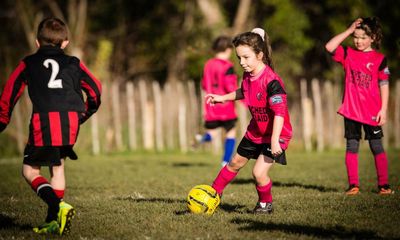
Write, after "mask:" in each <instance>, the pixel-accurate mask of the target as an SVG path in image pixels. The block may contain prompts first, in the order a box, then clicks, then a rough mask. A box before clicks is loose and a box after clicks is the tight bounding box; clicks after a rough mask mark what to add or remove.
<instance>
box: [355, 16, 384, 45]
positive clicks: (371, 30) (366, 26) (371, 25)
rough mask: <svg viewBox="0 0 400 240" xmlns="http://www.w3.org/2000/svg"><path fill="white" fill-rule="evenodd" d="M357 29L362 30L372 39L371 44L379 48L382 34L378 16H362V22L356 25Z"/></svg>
mask: <svg viewBox="0 0 400 240" xmlns="http://www.w3.org/2000/svg"><path fill="white" fill-rule="evenodd" d="M357 29H362V30H364V31H365V34H367V35H368V36H370V37H371V38H372V39H373V40H374V41H373V42H372V45H373V46H374V47H375V48H376V49H379V48H380V46H381V41H382V37H383V34H382V27H381V24H380V22H379V18H377V17H367V18H362V22H361V23H360V26H358V27H357Z"/></svg>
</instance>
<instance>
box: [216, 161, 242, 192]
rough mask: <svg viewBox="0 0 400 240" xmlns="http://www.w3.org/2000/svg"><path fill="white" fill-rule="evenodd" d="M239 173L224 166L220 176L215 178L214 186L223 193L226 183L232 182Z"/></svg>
mask: <svg viewBox="0 0 400 240" xmlns="http://www.w3.org/2000/svg"><path fill="white" fill-rule="evenodd" d="M237 174H238V173H237V172H231V171H229V170H228V168H227V167H226V166H225V167H223V168H222V169H221V171H219V173H218V176H217V177H216V178H215V180H214V182H213V184H212V187H213V188H214V189H215V190H217V192H218V193H219V194H220V195H221V194H222V192H223V191H224V188H225V187H226V185H228V183H230V182H231V181H232V180H233V179H234V178H235V177H236V175H237Z"/></svg>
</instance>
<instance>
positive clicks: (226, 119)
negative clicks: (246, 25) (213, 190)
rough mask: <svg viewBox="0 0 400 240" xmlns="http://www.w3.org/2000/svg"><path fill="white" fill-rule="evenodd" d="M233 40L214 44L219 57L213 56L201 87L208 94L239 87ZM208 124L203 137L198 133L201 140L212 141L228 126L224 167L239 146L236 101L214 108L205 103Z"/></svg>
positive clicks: (220, 40) (226, 38)
mask: <svg viewBox="0 0 400 240" xmlns="http://www.w3.org/2000/svg"><path fill="white" fill-rule="evenodd" d="M232 48H233V46H232V40H231V38H229V37H227V36H220V37H218V38H217V39H216V40H215V41H214V43H213V46H212V50H213V51H214V52H215V56H214V57H213V58H212V59H209V60H208V61H207V62H206V64H205V66H204V71H203V79H202V81H201V88H202V89H203V90H204V91H205V93H206V94H221V95H223V94H226V93H229V92H232V91H235V90H236V89H237V76H236V74H235V72H234V70H233V63H232V62H231V61H229V59H230V57H231V55H232ZM204 120H205V123H204V127H205V128H206V130H207V132H206V133H205V134H204V135H203V136H201V135H200V137H198V136H196V138H197V139H198V140H199V142H200V143H205V142H210V141H211V140H212V139H213V138H215V136H216V134H217V129H218V128H220V127H222V128H224V129H225V145H224V155H223V158H222V163H221V164H222V166H225V165H226V164H227V163H228V162H229V161H230V160H231V158H232V153H233V150H234V148H235V137H236V128H235V125H236V120H237V115H236V111H235V103H234V102H226V103H224V104H219V105H218V106H215V107H212V106H210V105H209V104H206V103H205V104H204Z"/></svg>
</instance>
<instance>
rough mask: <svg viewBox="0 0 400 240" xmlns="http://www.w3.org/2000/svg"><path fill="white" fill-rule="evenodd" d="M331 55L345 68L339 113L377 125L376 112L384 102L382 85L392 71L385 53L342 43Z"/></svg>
mask: <svg viewBox="0 0 400 240" xmlns="http://www.w3.org/2000/svg"><path fill="white" fill-rule="evenodd" d="M332 57H333V60H334V61H336V62H339V63H341V64H342V65H343V68H344V71H345V87H344V94H343V101H342V105H341V106H340V108H339V110H338V113H339V114H341V115H343V116H344V117H346V118H349V119H352V120H355V121H358V122H361V123H364V124H368V125H373V126H377V125H378V123H377V122H376V116H377V114H378V112H379V110H380V109H381V106H382V100H381V95H380V88H379V86H380V85H382V84H387V83H388V81H389V74H390V73H389V69H388V66H387V63H386V58H385V56H384V55H383V54H381V53H379V52H377V51H375V50H373V51H369V52H362V51H357V50H355V49H353V48H350V47H343V46H339V47H338V48H337V49H336V50H335V52H334V53H333V56H332Z"/></svg>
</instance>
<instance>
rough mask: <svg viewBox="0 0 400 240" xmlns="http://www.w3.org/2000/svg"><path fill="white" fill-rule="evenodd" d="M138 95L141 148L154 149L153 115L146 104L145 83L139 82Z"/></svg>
mask: <svg viewBox="0 0 400 240" xmlns="http://www.w3.org/2000/svg"><path fill="white" fill-rule="evenodd" d="M139 95H140V106H141V111H142V136H143V147H144V149H146V150H151V149H153V148H154V134H153V130H154V128H153V126H154V118H153V117H154V115H153V114H152V110H153V107H152V105H151V104H148V102H147V87H146V81H145V80H140V81H139Z"/></svg>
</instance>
